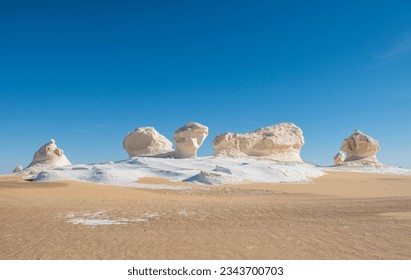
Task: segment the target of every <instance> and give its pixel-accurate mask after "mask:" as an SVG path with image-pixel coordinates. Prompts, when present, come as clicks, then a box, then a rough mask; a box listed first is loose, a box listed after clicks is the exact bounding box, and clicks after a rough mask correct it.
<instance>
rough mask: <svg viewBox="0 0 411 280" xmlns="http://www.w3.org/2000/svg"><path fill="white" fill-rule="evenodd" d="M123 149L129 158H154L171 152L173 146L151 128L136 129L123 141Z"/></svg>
mask: <svg viewBox="0 0 411 280" xmlns="http://www.w3.org/2000/svg"><path fill="white" fill-rule="evenodd" d="M123 148H124V149H125V150H126V151H127V153H128V155H129V156H130V157H136V156H156V155H160V154H164V153H168V152H171V151H172V150H173V144H172V143H171V142H170V140H168V139H167V138H166V137H165V136H163V135H161V134H160V133H159V132H158V131H157V130H156V129H155V128H153V127H141V128H136V129H135V130H134V132H129V133H128V134H127V135H126V137H125V138H124V140H123Z"/></svg>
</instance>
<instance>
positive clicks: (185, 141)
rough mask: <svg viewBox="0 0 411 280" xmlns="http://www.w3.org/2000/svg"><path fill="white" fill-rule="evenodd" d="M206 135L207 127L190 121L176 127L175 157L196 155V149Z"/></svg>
mask: <svg viewBox="0 0 411 280" xmlns="http://www.w3.org/2000/svg"><path fill="white" fill-rule="evenodd" d="M207 136H208V127H206V126H204V125H202V124H199V123H195V122H190V123H187V124H186V125H184V126H182V127H180V128H178V129H177V130H176V131H175V133H174V142H175V143H176V150H175V151H174V153H173V156H174V157H175V158H190V157H196V156H197V150H198V149H199V148H200V146H201V144H203V142H204V140H205V139H206V138H207Z"/></svg>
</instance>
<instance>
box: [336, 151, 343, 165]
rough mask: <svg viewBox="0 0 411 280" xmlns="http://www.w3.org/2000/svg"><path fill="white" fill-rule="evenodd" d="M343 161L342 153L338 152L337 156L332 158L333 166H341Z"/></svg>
mask: <svg viewBox="0 0 411 280" xmlns="http://www.w3.org/2000/svg"><path fill="white" fill-rule="evenodd" d="M344 160H345V154H344V153H343V152H341V151H340V152H338V154H336V155H335V156H334V164H335V165H341V164H343V163H344Z"/></svg>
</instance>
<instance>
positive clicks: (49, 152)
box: [25, 139, 71, 173]
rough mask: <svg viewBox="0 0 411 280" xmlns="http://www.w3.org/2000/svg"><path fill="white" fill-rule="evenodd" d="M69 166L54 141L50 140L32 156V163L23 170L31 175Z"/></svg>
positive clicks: (62, 152) (68, 162) (69, 163)
mask: <svg viewBox="0 0 411 280" xmlns="http://www.w3.org/2000/svg"><path fill="white" fill-rule="evenodd" d="M64 165H71V162H70V161H69V160H68V159H67V157H66V156H65V154H64V151H63V150H62V149H60V148H58V147H57V145H56V141H55V140H54V139H51V140H50V142H49V143H47V144H45V145H43V146H42V147H41V148H40V149H39V150H38V151H37V152H36V153H35V154H34V156H33V161H32V162H31V163H30V164H29V165H28V166H27V167H26V168H25V170H27V171H30V172H31V173H39V172H41V171H43V170H46V169H50V168H53V167H58V166H64Z"/></svg>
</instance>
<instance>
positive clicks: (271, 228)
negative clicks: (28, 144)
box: [0, 122, 411, 259]
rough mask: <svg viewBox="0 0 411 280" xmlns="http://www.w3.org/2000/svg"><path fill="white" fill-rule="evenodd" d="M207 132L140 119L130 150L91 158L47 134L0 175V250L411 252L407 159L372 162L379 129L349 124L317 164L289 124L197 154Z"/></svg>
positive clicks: (211, 254)
mask: <svg viewBox="0 0 411 280" xmlns="http://www.w3.org/2000/svg"><path fill="white" fill-rule="evenodd" d="M208 133H209V128H208V127H206V126H204V125H202V124H199V123H194V122H189V123H187V124H186V125H184V126H182V127H180V128H177V129H176V131H175V134H174V137H173V140H174V142H175V144H174V148H173V143H172V142H171V141H170V140H168V139H167V138H166V137H165V136H163V135H162V134H160V132H158V131H157V130H156V129H155V128H152V127H143V128H137V129H135V131H134V132H131V133H128V134H127V135H126V137H125V138H124V141H123V147H124V149H125V150H126V152H127V154H128V155H129V158H128V159H125V160H122V161H117V162H107V163H99V164H71V162H70V161H69V160H68V159H67V157H66V156H65V154H64V152H63V150H62V149H60V148H58V147H57V146H56V144H55V141H54V140H52V141H50V142H49V143H47V144H45V145H44V146H42V147H41V148H40V149H39V151H37V152H36V153H35V155H34V158H33V162H32V163H31V164H30V165H29V166H27V167H26V168H22V167H20V166H19V167H16V169H15V170H14V171H15V172H14V174H13V175H4V176H0V219H1V225H2V226H1V227H0V244H1V246H0V258H1V259H410V258H411V239H410V238H409V236H410V234H411V210H410V207H409V206H410V205H411V170H409V169H403V168H399V167H394V166H388V165H385V164H382V163H380V162H379V161H377V158H376V153H377V152H378V151H379V150H380V144H379V142H378V141H377V140H375V139H373V138H372V137H370V136H368V135H366V134H364V133H362V132H361V131H358V130H356V131H355V132H354V133H353V134H352V135H351V136H349V137H348V138H347V139H345V140H344V141H343V144H342V146H341V151H340V152H339V153H338V154H337V155H336V156H335V157H334V161H335V164H336V165H335V166H329V167H319V166H317V165H314V164H312V163H307V162H305V161H304V160H303V159H302V158H301V156H300V151H301V149H302V148H303V146H304V145H305V144H306V145H308V144H309V143H305V141H304V137H303V132H302V130H301V128H299V127H298V126H296V125H295V124H292V123H280V124H276V125H272V126H269V127H266V128H262V129H259V130H257V131H255V132H251V133H245V134H238V133H223V134H221V135H218V136H217V137H216V138H215V139H214V141H213V147H214V151H215V155H214V156H208V157H198V156H197V151H198V149H200V148H201V146H202V145H203V143H204V140H205V139H206V137H207V136H208ZM74 152H75V151H70V153H69V155H72V154H74ZM331 156H332V155H330V158H332V157H331Z"/></svg>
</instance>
